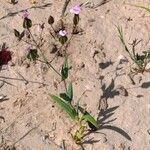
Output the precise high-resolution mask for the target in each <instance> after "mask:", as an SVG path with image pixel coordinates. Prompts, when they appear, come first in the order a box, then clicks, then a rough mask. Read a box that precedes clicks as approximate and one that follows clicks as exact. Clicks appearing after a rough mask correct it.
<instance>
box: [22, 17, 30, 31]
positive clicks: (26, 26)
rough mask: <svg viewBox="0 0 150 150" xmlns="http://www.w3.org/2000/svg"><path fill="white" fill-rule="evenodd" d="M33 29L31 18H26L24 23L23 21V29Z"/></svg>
mask: <svg viewBox="0 0 150 150" xmlns="http://www.w3.org/2000/svg"><path fill="white" fill-rule="evenodd" d="M31 27H32V21H31V19H29V18H24V21H23V28H25V29H29V28H31Z"/></svg>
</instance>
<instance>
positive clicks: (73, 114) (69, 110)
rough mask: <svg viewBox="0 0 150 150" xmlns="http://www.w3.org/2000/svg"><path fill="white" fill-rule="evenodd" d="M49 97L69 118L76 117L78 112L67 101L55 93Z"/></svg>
mask: <svg viewBox="0 0 150 150" xmlns="http://www.w3.org/2000/svg"><path fill="white" fill-rule="evenodd" d="M50 97H51V98H52V99H53V100H54V101H55V102H56V103H57V104H58V105H59V106H60V107H61V108H62V109H63V110H64V111H65V112H66V113H67V114H68V115H69V116H70V117H71V119H73V120H76V119H77V118H78V113H77V112H76V110H75V109H74V108H73V107H72V106H71V105H70V104H69V103H66V102H64V101H63V100H62V99H61V98H59V97H57V96H55V95H50Z"/></svg>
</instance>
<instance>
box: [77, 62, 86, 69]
mask: <svg viewBox="0 0 150 150" xmlns="http://www.w3.org/2000/svg"><path fill="white" fill-rule="evenodd" d="M84 67H85V64H84V62H81V63H80V64H78V69H79V70H81V69H82V68H84Z"/></svg>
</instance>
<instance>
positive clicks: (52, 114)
mask: <svg viewBox="0 0 150 150" xmlns="http://www.w3.org/2000/svg"><path fill="white" fill-rule="evenodd" d="M0 2H1V5H0V45H2V44H3V43H4V42H5V43H6V45H7V46H8V47H9V50H10V51H12V52H13V54H12V62H10V63H9V64H8V65H4V66H2V68H1V71H0V85H1V87H0V95H1V97H2V96H6V97H5V98H4V99H1V100H0V116H1V117H0V149H2V150H5V149H9V148H10V147H9V148H8V146H10V145H13V144H14V145H15V148H16V149H17V150H57V149H58V150H60V149H62V150H63V149H64V148H63V143H65V147H66V149H67V150H79V149H81V148H80V146H78V145H76V144H75V143H74V142H73V140H72V138H71V135H70V134H69V130H70V127H72V125H73V122H72V121H71V120H70V118H69V117H68V116H67V115H66V114H65V113H64V112H63V111H62V110H61V109H59V108H58V107H57V105H55V104H54V103H53V102H52V101H51V100H50V97H49V93H53V94H59V92H61V91H64V87H63V84H59V85H58V87H57V88H56V87H55V86H54V82H58V81H60V78H59V76H58V75H57V74H56V73H55V72H54V71H53V70H52V69H50V68H47V66H46V65H45V64H43V63H40V62H37V63H32V62H29V61H27V60H24V59H23V57H24V54H25V49H26V48H27V47H28V45H27V44H26V43H23V42H19V43H18V42H17V40H16V38H15V37H14V33H13V29H14V28H15V29H18V30H20V31H21V30H23V28H22V25H21V24H22V17H21V16H22V12H21V11H22V10H26V9H28V11H29V13H30V18H31V19H32V21H33V22H34V24H38V23H44V22H45V29H44V34H43V36H44V39H45V44H44V45H43V51H44V53H45V54H46V56H47V58H48V59H49V60H51V59H52V58H53V57H54V56H55V54H53V53H51V50H52V42H53V39H52V38H51V36H50V35H49V28H50V27H49V25H48V23H47V19H48V17H49V15H52V16H54V18H55V20H56V22H57V21H58V20H59V19H60V16H61V12H62V8H63V4H64V1H62V0H38V3H36V4H31V3H30V1H28V0H27V1H25V0H19V2H18V3H17V4H15V5H13V4H10V3H9V2H7V1H6V0H0ZM86 2H89V3H86ZM99 2H101V0H89V1H87V0H71V2H70V3H69V5H68V7H67V10H66V17H65V22H66V28H67V31H68V33H69V32H70V31H71V22H72V14H70V13H69V9H70V8H71V7H72V6H74V5H76V4H82V3H83V5H82V11H81V14H80V23H79V28H81V30H82V32H81V33H80V34H77V35H75V36H73V39H72V41H71V43H70V44H69V46H68V49H67V52H68V54H69V64H70V65H71V70H70V80H71V81H72V82H73V87H74V103H75V102H77V100H78V98H79V97H80V96H81V95H82V93H83V92H84V90H85V88H87V87H89V88H90V90H91V91H90V92H87V93H86V94H85V95H84V96H83V97H82V98H81V105H82V106H86V108H87V110H88V111H90V112H91V113H92V115H94V117H95V118H98V121H99V122H100V123H102V124H103V125H102V127H101V128H100V130H98V131H97V132H96V133H91V134H89V135H87V136H86V137H85V139H84V144H83V146H84V148H85V150H150V117H149V116H150V92H149V89H150V74H149V73H144V74H138V75H137V76H135V78H134V81H135V85H133V84H132V82H131V80H130V78H129V77H128V75H127V74H128V73H129V68H130V65H131V60H130V58H129V56H128V54H127V53H126V52H125V51H124V49H123V46H122V44H121V42H120V40H119V38H118V32H117V29H116V26H118V25H120V26H122V28H123V30H124V34H125V39H126V41H127V42H128V43H132V41H133V40H134V39H135V38H137V39H139V40H141V42H140V43H139V44H138V45H137V47H136V50H137V51H138V52H140V53H141V52H142V51H144V50H147V49H148V48H150V14H149V13H148V12H147V11H145V10H142V9H140V8H136V7H133V6H131V5H128V4H129V3H130V4H140V5H144V6H147V7H149V6H150V1H149V0H132V1H130V0H124V1H118V0H109V1H108V2H107V3H106V4H104V5H101V6H98V4H99ZM45 4H47V5H45ZM42 6H43V7H42ZM56 22H55V24H56ZM32 32H33V33H34V34H38V29H37V28H36V26H35V27H34V28H33V31H32ZM120 56H123V57H124V59H125V61H123V62H122V63H120ZM63 61H64V60H63V58H62V57H57V58H56V59H55V60H54V61H53V63H52V64H53V66H54V67H55V68H56V69H57V70H58V71H59V70H60V69H61V65H62V63H63ZM23 78H25V80H24V79H23ZM26 80H27V81H29V83H28V84H26ZM120 87H123V88H121V89H122V90H121V89H120ZM101 109H103V110H104V113H103V114H101V113H100V110H101Z"/></svg>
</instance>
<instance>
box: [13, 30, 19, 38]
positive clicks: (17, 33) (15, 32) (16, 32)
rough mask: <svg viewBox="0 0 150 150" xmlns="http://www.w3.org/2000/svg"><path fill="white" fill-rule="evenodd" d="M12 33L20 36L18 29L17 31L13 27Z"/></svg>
mask: <svg viewBox="0 0 150 150" xmlns="http://www.w3.org/2000/svg"><path fill="white" fill-rule="evenodd" d="M14 34H15V36H16V37H19V36H20V33H19V31H17V30H16V29H14Z"/></svg>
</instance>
